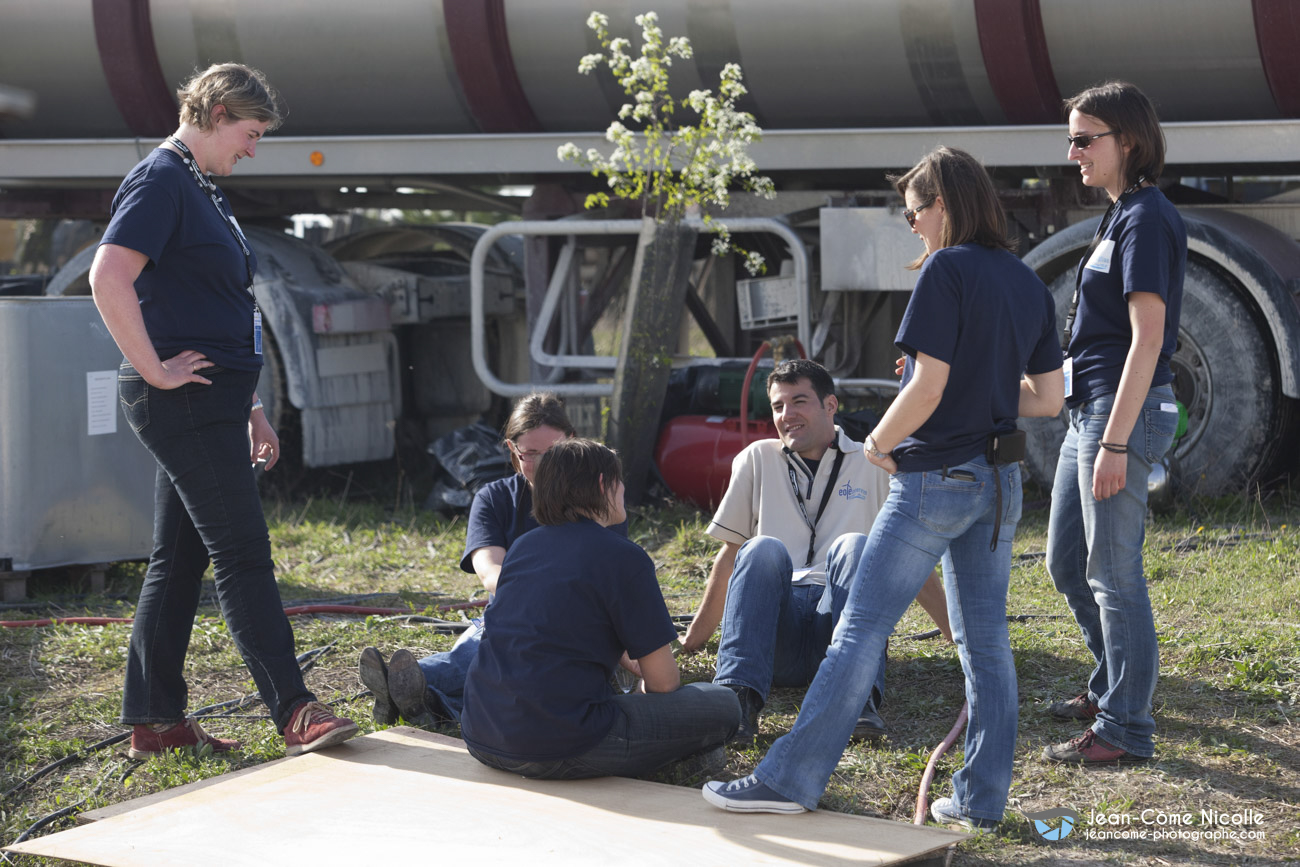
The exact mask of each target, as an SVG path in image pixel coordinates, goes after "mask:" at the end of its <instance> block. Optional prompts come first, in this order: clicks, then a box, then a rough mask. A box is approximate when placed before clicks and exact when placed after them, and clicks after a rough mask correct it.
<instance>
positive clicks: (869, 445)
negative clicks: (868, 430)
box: [862, 434, 885, 460]
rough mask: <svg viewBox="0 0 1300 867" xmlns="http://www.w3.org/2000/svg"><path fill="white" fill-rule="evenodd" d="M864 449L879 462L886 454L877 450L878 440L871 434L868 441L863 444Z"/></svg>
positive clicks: (868, 435)
mask: <svg viewBox="0 0 1300 867" xmlns="http://www.w3.org/2000/svg"><path fill="white" fill-rule="evenodd" d="M862 447H863V448H864V449H865V450H866V452H867V454H869V455H871V456H872V457H873V458H876V459H877V460H879V459H880V458H883V457H884V456H885V455H884V453H883V452H881V451H880V449H878V448H876V439H875V437H873V436H872V435H871V434H867V439H866V441H865V442H863V443H862Z"/></svg>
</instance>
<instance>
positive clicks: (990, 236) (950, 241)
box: [890, 145, 1016, 271]
mask: <svg viewBox="0 0 1300 867" xmlns="http://www.w3.org/2000/svg"><path fill="white" fill-rule="evenodd" d="M890 180H891V181H893V182H894V189H896V190H898V194H899V195H900V196H906V195H907V191H908V190H911V191H912V192H913V193H915V194H916V196H917V198H919V199H921V200H922V201H923V202H926V203H930V202H933V201H934V200H935V199H940V198H941V199H943V207H944V219H943V231H942V232H941V233H940V236H939V246H940V247H955V246H957V245H958V244H969V243H972V242H973V243H976V244H982V245H984V246H985V247H1000V248H1001V249H1003V250H1014V249H1015V248H1016V242H1015V240H1014V239H1012V238H1011V237H1010V236H1009V235H1008V234H1007V216H1006V214H1005V213H1004V212H1003V210H1002V203H1001V202H999V201H998V194H997V191H996V190H994V189H993V181H992V180H991V179H990V178H989V173H988V172H987V171H985V169H984V166H982V165H980V162H979V160H977V159H975V158H974V157H973V156H971V155H970V154H968V153H966V151H964V150H959V149H957V148H950V147H944V146H942V145H941V146H939V147H937V148H935V149H934V150H932V151H930V152H929V153H928V154H926V155H925V156H924V157H922V158H921V161H920V162H919V163H917V164H916V165H915V166H913V167H912V169H911V170H910V171H908V172H907V173H906V174H904V175H894V176H891V177H890ZM929 255H930V254H929V252H928V251H927V252H925V253H922V254H921V255H920V256H918V257H917V258H916V260H915V261H913V262H912V263H911V264H909V265H908V266H907V267H908V268H909V269H910V270H912V271H915V270H916V269H917V268H920V267H921V266H922V265H923V264H925V260H926V257H928V256H929Z"/></svg>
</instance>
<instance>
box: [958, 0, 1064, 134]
mask: <svg viewBox="0 0 1300 867" xmlns="http://www.w3.org/2000/svg"><path fill="white" fill-rule="evenodd" d="M975 24H976V27H977V28H978V29H979V34H980V53H981V54H983V55H984V69H985V71H986V72H988V76H989V84H991V85H992V86H993V95H994V96H996V97H997V100H998V105H1000V106H1002V111H1003V113H1004V114H1006V116H1007V121H1008V122H1010V123H1060V122H1061V119H1062V113H1061V92H1060V90H1059V89H1058V88H1057V86H1056V75H1055V74H1054V73H1053V72H1052V59H1051V57H1050V56H1049V54H1048V51H1047V36H1046V34H1045V33H1044V31H1043V14H1042V11H1041V10H1040V9H1039V8H1038V0H975Z"/></svg>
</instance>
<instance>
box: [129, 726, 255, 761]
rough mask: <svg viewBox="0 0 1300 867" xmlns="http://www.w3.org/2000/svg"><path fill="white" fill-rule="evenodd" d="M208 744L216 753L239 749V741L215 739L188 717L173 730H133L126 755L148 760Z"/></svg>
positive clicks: (146, 728)
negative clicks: (160, 754)
mask: <svg viewBox="0 0 1300 867" xmlns="http://www.w3.org/2000/svg"><path fill="white" fill-rule="evenodd" d="M203 744H207V745H208V746H210V747H212V752H214V753H228V752H230V751H232V750H237V749H239V741H231V740H226V739H225V738H214V737H213V736H212V735H210V734H208V733H207V732H205V731H204V730H203V727H202V726H200V725H199V721H198V720H196V719H195V718H194V717H192V716H190V717H186V718H185V719H183V720H181V721H180V722H178V723H176V725H174V726H172V727H171V728H166V729H163V730H162V731H154V729H153V727H152V726H147V725H138V726H132V728H131V748H130V749H129V750H127V751H126V754H127V755H128V756H130V757H131V758H133V759H147V758H149V757H150V756H156V755H158V754H159V753H165V752H167V751H168V750H179V749H184V748H185V747H201V746H202V745H203Z"/></svg>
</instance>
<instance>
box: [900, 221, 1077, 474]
mask: <svg viewBox="0 0 1300 867" xmlns="http://www.w3.org/2000/svg"><path fill="white" fill-rule="evenodd" d="M895 343H896V344H897V345H898V348H899V349H901V350H902V351H903V352H904V353H905V354H906V355H907V361H906V365H905V369H904V371H903V385H904V386H906V385H907V383H908V382H910V381H911V379H912V376H913V375H914V373H915V369H916V366H915V365H916V355H917V353H918V352H923V353H925V354H926V355H929V356H932V357H934V358H936V359H938V360H939V361H942V362H945V363H947V364H948V365H949V370H948V384H947V386H946V387H945V388H944V391H943V397H942V398H941V399H940V401H939V405H938V407H936V408H935V410H934V412H933V413H932V414H931V415H930V418H929V419H927V420H926V421H925V423H924V424H922V425H921V426H920V427H919V428H918V429H917V430H916V432H915V433H913V434H912V435H911V436H910V437H908V438H907V439H905V440H903V442H901V443H900V444H899V445H898V447H897V448H895V449H894V459H895V460H896V461H897V463H898V468H899V469H900V470H902V471H904V472H920V471H924V470H936V469H939V468H940V467H943V466H956V465H957V464H962V463H965V462H966V461H969V460H971V459H972V458H974V457H976V456H978V455H982V454H984V451H985V444H986V441H987V438H988V436H989V434H992V433H1006V432H1008V431H1011V430H1013V429H1014V428H1015V426H1016V418H1017V417H1018V416H1019V415H1020V379H1021V374H1024V373H1031V374H1039V373H1049V372H1051V371H1053V370H1059V369H1060V367H1061V346H1060V339H1059V335H1058V333H1057V331H1056V307H1055V305H1054V304H1053V302H1052V296H1051V293H1049V292H1048V291H1047V287H1046V286H1044V285H1043V281H1042V280H1040V279H1038V275H1037V274H1035V273H1034V272H1033V271H1032V270H1031V269H1030V268H1029V266H1027V265H1025V263H1024V262H1021V261H1020V260H1019V259H1018V258H1016V257H1015V256H1014V255H1013V254H1011V253H1009V252H1007V251H1006V250H1001V249H995V248H992V247H985V246H982V245H980V244H960V245H958V246H955V247H945V248H943V249H941V250H937V251H935V252H934V253H932V254H931V255H930V257H929V258H928V259H926V261H925V264H924V265H923V266H922V267H921V273H920V276H919V277H918V278H917V282H916V289H915V291H913V293H912V298H911V300H910V301H909V302H908V305H907V311H906V312H905V313H904V314H903V322H902V324H901V325H900V326H899V329H898V336H897V337H896V338H895Z"/></svg>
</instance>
